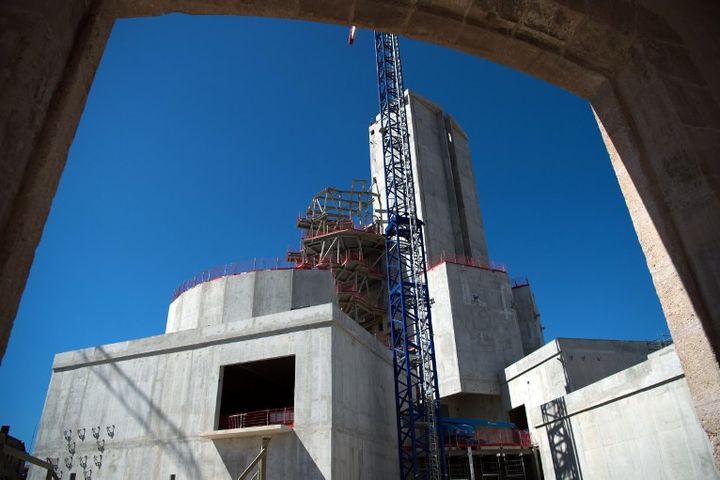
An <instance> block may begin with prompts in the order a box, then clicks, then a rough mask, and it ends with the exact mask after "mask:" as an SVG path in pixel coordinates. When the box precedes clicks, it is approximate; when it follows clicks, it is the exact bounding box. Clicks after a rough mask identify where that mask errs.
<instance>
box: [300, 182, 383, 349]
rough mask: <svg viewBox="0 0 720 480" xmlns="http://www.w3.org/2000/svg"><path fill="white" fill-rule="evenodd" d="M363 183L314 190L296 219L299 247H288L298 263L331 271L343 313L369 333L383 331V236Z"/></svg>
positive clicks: (369, 195) (379, 334)
mask: <svg viewBox="0 0 720 480" xmlns="http://www.w3.org/2000/svg"><path fill="white" fill-rule="evenodd" d="M376 197H377V194H374V193H371V192H370V191H369V190H368V188H367V182H364V181H360V180H355V181H353V184H352V187H351V188H350V190H340V189H336V188H332V187H328V188H325V189H324V190H322V191H320V192H319V193H317V194H316V195H315V196H314V197H313V198H312V200H311V201H310V204H309V206H308V208H307V210H306V211H305V213H304V214H302V215H301V216H300V217H299V218H298V223H297V225H298V227H299V228H301V229H302V230H303V231H304V233H303V238H302V244H301V250H300V251H297V252H288V260H289V261H291V262H294V263H295V265H296V267H297V268H314V269H319V270H330V271H331V272H332V274H333V278H334V280H335V287H336V292H337V299H338V304H339V306H340V308H341V309H342V311H343V312H345V313H346V314H347V315H348V316H349V317H351V318H352V319H354V320H355V321H356V322H358V323H359V324H360V325H361V326H363V327H364V328H365V329H367V330H368V331H370V332H371V333H373V334H375V335H378V336H381V337H382V336H384V335H385V332H386V331H387V329H386V328H385V315H386V307H385V298H386V297H387V294H386V293H385V289H384V280H385V273H384V264H383V262H384V253H385V239H384V237H383V236H382V235H381V233H380V227H379V225H380V221H379V218H377V217H376V216H375V214H374V213H373V201H374V200H375V199H376Z"/></svg>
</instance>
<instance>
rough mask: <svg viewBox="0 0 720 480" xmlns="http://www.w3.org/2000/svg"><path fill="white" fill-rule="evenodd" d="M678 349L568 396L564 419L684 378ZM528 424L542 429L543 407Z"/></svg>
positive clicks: (536, 409) (530, 415)
mask: <svg viewBox="0 0 720 480" xmlns="http://www.w3.org/2000/svg"><path fill="white" fill-rule="evenodd" d="M684 376H685V375H684V373H683V370H682V366H681V365H680V359H679V358H678V356H677V354H676V353H675V346H674V345H671V346H669V347H665V348H663V349H662V350H659V351H658V352H655V354H654V355H653V356H652V357H651V358H649V359H648V360H646V361H644V362H642V363H640V364H638V365H635V366H633V367H630V368H627V369H625V370H622V371H621V372H618V373H616V374H614V375H610V376H609V377H606V378H603V379H602V380H598V381H597V382H595V383H593V384H591V385H588V386H586V387H583V388H581V389H578V390H575V391H574V392H570V393H569V394H567V395H565V396H564V398H565V403H566V407H565V408H566V411H565V412H564V416H565V417H572V416H573V415H577V414H580V413H584V412H587V411H589V410H593V409H596V408H599V407H602V406H605V405H607V404H610V403H613V402H617V401H619V400H622V399H624V398H627V397H629V396H632V395H636V394H638V393H641V392H644V391H647V390H650V389H652V388H655V387H658V386H660V385H663V384H666V383H670V382H674V381H677V380H680V379H682V378H684ZM527 413H528V422H529V423H530V424H531V425H532V426H533V428H541V427H543V426H545V425H547V423H548V422H546V421H545V420H543V416H542V405H540V406H537V407H534V408H531V409H529V410H528V412H527Z"/></svg>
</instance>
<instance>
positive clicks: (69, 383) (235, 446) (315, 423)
mask: <svg viewBox="0 0 720 480" xmlns="http://www.w3.org/2000/svg"><path fill="white" fill-rule="evenodd" d="M327 276H329V274H328V273H327V272H308V271H293V270H285V271H263V272H252V273H247V274H243V275H236V276H230V277H224V278H220V279H216V280H213V281H211V282H208V283H206V284H202V285H198V286H196V287H195V288H194V289H191V290H189V291H187V292H185V293H184V294H183V295H181V296H180V297H179V298H178V299H177V300H175V302H174V303H175V304H177V303H178V302H184V303H185V306H187V305H190V304H193V302H195V300H197V299H199V298H201V297H202V302H198V303H195V306H199V305H201V304H202V309H204V311H206V312H209V311H211V310H212V311H223V310H225V311H229V310H232V308H234V304H235V303H236V302H237V301H238V300H239V299H238V297H237V296H233V295H228V296H227V297H224V296H222V295H210V294H207V293H208V292H209V291H210V290H213V289H218V288H227V290H228V291H231V290H233V289H235V290H234V291H239V290H242V289H243V287H245V286H246V285H247V284H248V282H251V283H253V282H254V283H255V284H260V283H262V282H270V283H278V284H282V283H283V282H285V284H286V285H292V284H293V280H296V281H301V282H300V283H302V284H304V287H315V288H316V292H315V294H312V295H311V294H309V293H308V292H307V291H305V294H304V295H303V298H304V301H305V302H307V303H309V304H311V305H310V306H304V307H301V308H297V309H293V310H291V309H289V308H285V309H284V310H281V311H277V312H274V313H268V314H265V315H259V316H244V315H242V314H238V315H237V316H234V315H229V316H225V317H223V318H222V321H218V322H211V323H209V324H205V325H199V326H197V325H196V326H193V327H189V328H185V329H182V330H180V331H172V332H169V333H166V334H164V335H160V336H156V337H149V338H144V339H140V340H132V341H128V342H122V343H116V344H112V345H104V346H98V347H94V348H88V349H84V350H78V351H74V352H67V353H62V354H59V355H57V356H56V358H55V362H54V364H53V374H52V378H51V381H50V387H49V390H48V394H47V399H46V402H45V408H44V410H43V415H42V419H41V422H40V426H39V428H38V437H37V443H36V447H35V454H36V455H37V456H39V457H41V458H46V457H49V458H53V459H55V460H56V463H58V464H59V469H60V471H61V472H62V473H63V474H64V476H63V478H70V474H71V473H75V474H76V475H77V478H84V476H83V474H84V473H85V472H86V471H89V470H92V478H93V479H127V478H157V479H162V478H170V475H176V478H177V479H200V478H213V479H221V478H227V479H235V478H237V477H238V475H239V474H240V472H242V470H243V469H244V468H245V467H247V465H248V464H249V463H250V462H251V461H252V459H253V458H254V457H255V455H257V454H258V452H259V450H260V439H261V437H263V436H269V437H271V438H272V440H271V442H270V446H269V449H268V471H267V475H268V478H288V479H290V478H293V479H331V478H337V479H354V478H357V479H359V478H395V477H396V476H397V458H396V451H397V450H396V445H397V440H396V436H395V435H396V434H395V419H394V412H395V409H394V396H393V381H392V369H391V366H390V365H391V358H390V354H389V352H388V351H387V349H385V348H384V347H383V346H382V345H381V344H380V343H379V342H378V341H377V340H376V339H375V338H374V337H373V336H372V335H370V334H369V333H368V332H366V331H365V330H364V329H362V328H361V327H360V326H358V325H357V324H356V323H355V322H354V321H352V320H350V319H349V318H348V317H346V316H345V314H344V313H342V312H341V311H340V310H339V308H338V307H337V306H336V305H335V304H334V303H332V302H329V303H324V301H325V300H326V298H325V296H326V293H327V292H325V291H324V290H325V288H324V287H326V286H327V279H326V278H324V277H327ZM203 290H205V291H203ZM265 291H266V292H267V295H268V297H267V299H266V300H267V301H268V302H274V301H275V300H274V297H273V293H272V292H273V290H272V289H270V288H268V289H266V290H265ZM204 293H205V295H204ZM183 296H187V298H183ZM254 298H255V300H256V301H258V300H259V299H258V295H256V296H255V297H254ZM279 298H282V297H281V296H280V297H279ZM245 300H247V297H246V298H245ZM251 303H252V302H251ZM279 305H283V303H282V302H280V303H279ZM288 305H289V304H288ZM202 309H201V310H202ZM176 314H177V311H176V309H174V308H172V307H171V309H170V315H169V317H170V318H169V320H170V321H169V326H171V327H173V326H174V325H175V324H173V322H172V319H173V318H177V317H174V315H176ZM217 318H220V317H217ZM171 329H172V328H171ZM287 356H293V357H294V359H295V371H294V380H295V391H294V398H293V400H292V403H293V405H288V407H293V408H294V423H293V425H292V428H285V429H282V430H277V429H276V427H279V426H277V425H276V426H270V427H266V428H259V429H257V431H252V429H248V428H246V429H240V430H243V431H232V430H219V418H218V415H219V408H220V405H219V402H220V393H219V392H220V389H221V388H222V374H221V372H222V367H223V366H226V365H234V364H246V363H248V362H256V361H258V360H266V359H275V358H279V357H287ZM254 393H255V392H252V391H244V390H243V395H253V394H254ZM98 427H99V438H98V439H97V440H96V439H95V438H93V435H92V433H93V432H92V429H93V428H98ZM108 428H110V429H111V430H112V437H110V436H109V432H110V431H109V430H108ZM83 429H84V433H85V438H84V440H81V439H80V438H79V436H78V431H80V432H82V431H83ZM66 431H69V432H70V441H69V442H68V441H67V440H66V439H65V438H64V432H66ZM228 432H229V433H228ZM233 432H234V433H233ZM98 441H99V442H100V443H98ZM73 452H74V453H73ZM101 454H102V460H101V461H100V455H101ZM95 461H100V463H101V464H100V465H97V464H95V463H94V462H95ZM83 463H84V464H85V466H84V467H83ZM31 472H32V473H31V476H30V478H32V479H44V478H45V473H44V471H42V470H41V469H37V468H33V469H31Z"/></svg>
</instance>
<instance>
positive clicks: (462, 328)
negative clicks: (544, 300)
mask: <svg viewBox="0 0 720 480" xmlns="http://www.w3.org/2000/svg"><path fill="white" fill-rule="evenodd" d="M428 286H429V290H430V297H431V298H432V300H433V301H434V303H433V306H432V314H433V331H434V334H435V351H436V356H437V370H438V381H439V384H440V385H439V386H440V395H441V397H447V396H450V395H455V394H458V393H472V394H483V395H500V384H499V382H498V378H499V377H498V375H499V374H500V373H502V371H503V369H504V368H505V367H506V366H507V365H510V364H511V363H513V362H515V361H517V360H519V359H520V358H521V357H522V344H521V341H520V331H519V328H518V324H517V319H516V317H515V311H514V310H513V308H512V303H513V298H512V291H511V288H510V282H509V281H508V278H507V275H506V274H505V273H502V272H495V271H490V270H485V269H482V268H475V267H466V266H463V265H457V264H452V263H443V264H440V265H438V266H436V267H435V268H432V269H431V270H430V271H429V272H428Z"/></svg>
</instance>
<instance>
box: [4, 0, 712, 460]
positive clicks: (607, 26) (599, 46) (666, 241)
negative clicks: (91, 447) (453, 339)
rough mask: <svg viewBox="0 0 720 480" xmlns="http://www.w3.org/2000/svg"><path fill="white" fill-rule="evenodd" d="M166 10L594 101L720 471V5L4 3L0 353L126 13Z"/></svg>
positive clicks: (574, 1)
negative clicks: (115, 29)
mask: <svg viewBox="0 0 720 480" xmlns="http://www.w3.org/2000/svg"><path fill="white" fill-rule="evenodd" d="M168 12H182V13H188V14H222V15H227V14H232V15H255V16H272V17H283V18H293V19H304V20H313V21H319V22H331V23H337V24H351V23H352V24H356V25H358V26H361V27H367V28H376V29H380V30H385V31H392V32H395V33H399V34H402V35H406V36H409V37H412V38H416V39H420V40H425V41H428V42H432V43H436V44H439V45H444V46H447V47H450V48H455V49H458V50H461V51H464V52H468V53H471V54H474V55H478V56H481V57H484V58H486V59H489V60H492V61H495V62H498V63H501V64H504V65H507V66H509V67H512V68H515V69H517V70H520V71H523V72H525V73H528V74H530V75H533V76H535V77H538V78H541V79H544V80H546V81H548V82H550V83H553V84H555V85H557V86H560V87H562V88H564V89H566V90H569V91H571V92H573V93H575V94H577V95H579V96H582V97H584V98H586V99H588V100H589V101H590V102H591V104H592V106H593V108H594V111H595V113H596V117H597V119H598V124H599V126H600V129H601V132H602V134H603V138H604V140H605V143H606V145H607V147H608V151H609V153H610V158H611V161H612V164H613V167H614V169H615V172H616V174H617V177H618V180H619V182H620V186H621V189H622V192H623V194H624V196H625V199H626V202H627V205H628V209H629V211H630V215H631V218H632V221H633V224H634V226H635V229H636V232H637V234H638V237H639V239H640V243H641V245H642V248H643V251H644V253H645V256H646V259H647V262H648V267H649V269H650V272H651V275H652V278H653V282H654V284H655V288H656V290H657V293H658V296H659V298H660V301H661V304H662V307H663V310H664V312H665V315H666V318H667V321H668V324H669V326H670V330H671V332H672V334H673V337H674V339H675V342H676V345H677V351H678V354H679V356H680V358H681V361H682V364H683V368H684V370H685V373H686V377H687V380H688V384H689V386H690V389H691V392H692V396H693V400H694V403H695V408H696V411H697V413H698V417H699V418H700V420H701V422H702V424H703V426H704V428H705V430H706V432H707V433H708V435H709V438H710V440H711V442H712V444H713V448H714V452H715V458H716V462H719V464H720V437H719V436H718V435H719V433H720V367H719V366H718V358H719V357H720V220H719V219H720V167H718V165H719V162H718V160H717V159H716V156H717V152H718V151H720V65H719V64H718V63H719V62H718V61H717V58H718V56H719V54H720V52H719V51H720V47H719V46H718V39H719V38H720V35H719V34H720V4H717V3H716V2H709V1H702V0H687V1H685V2H674V1H672V0H635V1H632V0H604V1H595V0H592V1H591V0H585V1H583V0H394V1H380V0H353V1H348V0H179V1H178V0H64V1H62V2H48V1H45V0H23V1H12V0H11V1H9V2H4V3H3V5H1V6H0V71H1V72H2V73H3V75H1V76H0V132H2V137H0V287H1V288H0V358H1V357H2V354H3V353H4V350H5V346H6V343H7V339H8V337H9V333H10V328H11V325H12V321H13V319H14V317H15V314H16V311H17V306H18V304H19V300H20V296H21V294H22V290H23V288H24V285H25V281H26V279H27V275H28V273H29V269H30V265H31V263H32V259H33V255H34V251H35V248H36V246H37V244H38V242H39V240H40V236H41V233H42V229H43V226H44V223H45V219H46V218H47V214H48V212H49V208H50V204H51V202H52V198H53V196H54V193H55V190H56V188H57V184H58V181H59V178H60V175H61V173H62V169H63V167H64V163H65V159H66V157H67V152H68V149H69V146H70V143H71V142H72V138H73V135H74V132H75V129H76V127H77V124H78V121H79V118H80V115H81V113H82V109H83V106H84V103H85V99H86V97H87V93H88V90H89V88H90V84H91V83H92V79H93V75H94V72H95V69H96V68H97V65H98V63H99V60H100V58H101V56H102V52H103V49H104V45H105V41H106V39H107V37H108V35H109V33H110V30H111V28H112V23H113V21H114V19H116V18H124V17H135V16H151V15H161V14H164V13H168ZM589 213H590V214H591V212H589ZM588 254H589V255H591V254H592V252H588ZM618 274H622V273H621V272H618ZM609 301H611V299H609Z"/></svg>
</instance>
